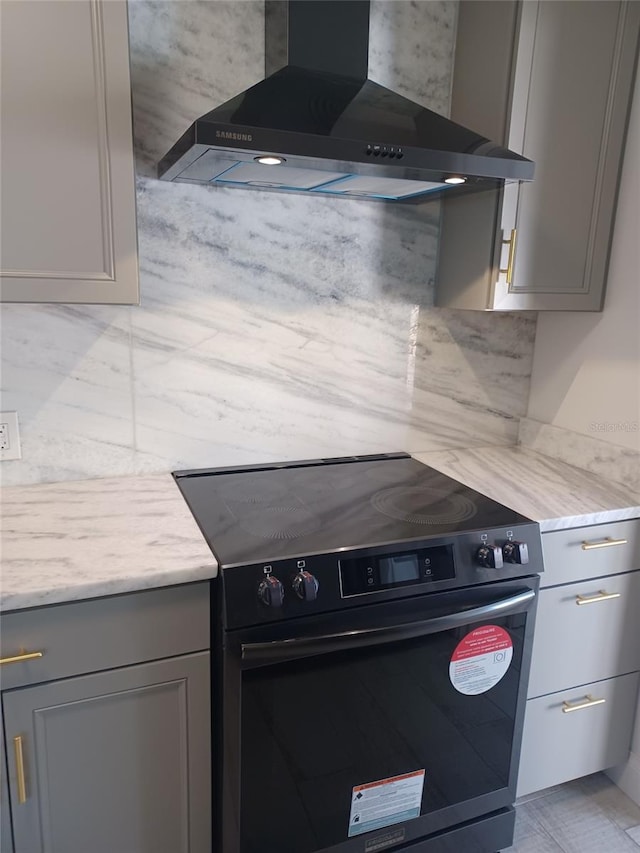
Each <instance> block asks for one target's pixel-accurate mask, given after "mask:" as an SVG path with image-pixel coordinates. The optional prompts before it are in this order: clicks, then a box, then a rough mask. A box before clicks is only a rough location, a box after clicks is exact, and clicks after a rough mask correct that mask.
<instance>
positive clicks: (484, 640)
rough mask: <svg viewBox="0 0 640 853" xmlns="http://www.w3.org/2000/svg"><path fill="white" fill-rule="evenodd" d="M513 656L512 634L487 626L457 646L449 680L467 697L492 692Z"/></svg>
mask: <svg viewBox="0 0 640 853" xmlns="http://www.w3.org/2000/svg"><path fill="white" fill-rule="evenodd" d="M512 657H513V643H512V642H511V637H510V636H509V633H508V632H507V631H505V630H504V628H501V627H500V626H499V625H483V626H482V628H475V629H474V630H473V631H471V633H470V634H467V636H466V637H464V638H463V639H462V640H460V642H459V643H458V645H457V646H456V647H455V649H454V652H453V655H452V657H451V663H450V664H449V678H450V680H451V683H452V684H453V686H454V687H455V689H456V690H457V691H458V692H459V693H464V694H465V695H466V696H477V695H478V694H479V693H486V692H487V690H491V688H492V687H494V686H495V685H496V684H497V683H498V682H499V681H500V679H501V678H503V676H504V675H505V674H506V672H507V670H508V669H509V665H510V664H511V658H512Z"/></svg>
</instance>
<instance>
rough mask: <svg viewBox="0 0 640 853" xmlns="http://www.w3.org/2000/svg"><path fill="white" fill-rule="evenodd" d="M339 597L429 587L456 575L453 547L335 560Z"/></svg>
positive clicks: (433, 546)
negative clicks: (404, 587) (337, 565)
mask: <svg viewBox="0 0 640 853" xmlns="http://www.w3.org/2000/svg"><path fill="white" fill-rule="evenodd" d="M339 567H340V585H341V595H342V597H343V598H347V597H349V596H351V595H363V594H364V593H367V592H382V591H383V590H385V589H386V590H393V591H394V592H395V591H397V590H399V589H400V588H401V587H403V586H407V587H411V586H413V585H414V584H426V583H428V584H432V583H438V582H439V581H444V580H451V579H453V578H455V576H456V569H455V563H454V559H453V546H452V545H451V544H449V543H448V544H446V545H429V546H428V547H427V548H416V549H415V550H414V551H405V552H404V553H399V554H389V553H387V554H385V555H382V554H376V553H373V554H369V555H366V554H365V555H364V556H358V557H347V558H345V559H343V560H340V561H339Z"/></svg>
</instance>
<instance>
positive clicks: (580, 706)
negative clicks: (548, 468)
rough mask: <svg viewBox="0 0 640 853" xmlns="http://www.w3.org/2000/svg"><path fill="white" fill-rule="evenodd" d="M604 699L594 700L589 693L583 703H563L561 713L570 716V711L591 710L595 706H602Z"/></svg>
mask: <svg viewBox="0 0 640 853" xmlns="http://www.w3.org/2000/svg"><path fill="white" fill-rule="evenodd" d="M606 701H607V700H606V699H594V698H593V696H592V695H591V694H590V693H587V695H586V696H585V697H584V702H566V701H565V702H563V703H562V713H563V714H570V713H571V712H572V711H584V709H585V708H593V707H594V706H595V705H604V703H605V702H606Z"/></svg>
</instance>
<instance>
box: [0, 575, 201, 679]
mask: <svg viewBox="0 0 640 853" xmlns="http://www.w3.org/2000/svg"><path fill="white" fill-rule="evenodd" d="M209 609H210V608H209V584H208V583H197V584H185V585H184V586H175V587H163V588H162V589H154V590H145V591H144V592H135V593H130V594H127V595H117V596H111V597H109V598H97V599H90V600H87V601H79V602H73V603H72V604H59V605H52V606H50V607H39V608H35V609H33V610H19V611H18V610H17V611H14V612H13V613H7V614H4V615H3V616H2V619H1V620H0V638H1V640H2V643H1V648H2V657H3V658H6V657H10V656H13V655H19V654H20V653H21V652H42V657H41V658H37V659H35V660H30V661H24V662H22V661H21V662H18V663H9V664H5V665H3V666H2V689H3V690H6V689H8V688H11V687H21V686H23V685H26V684H35V683H38V682H41V681H50V680H52V679H57V678H64V677H67V676H71V675H80V674H82V673H86V672H96V671H98V670H102V669H113V668H115V667H121V666H128V665H129V664H134V663H142V662H144V661H149V660H156V659H159V658H165V657H173V656H175V655H182V654H188V653H190V652H195V651H201V650H204V649H208V648H209V646H210V639H209V637H210V634H209Z"/></svg>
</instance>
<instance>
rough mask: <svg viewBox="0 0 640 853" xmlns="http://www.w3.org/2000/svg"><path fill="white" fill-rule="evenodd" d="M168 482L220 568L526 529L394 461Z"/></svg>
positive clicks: (492, 506) (276, 468) (278, 467)
mask: <svg viewBox="0 0 640 853" xmlns="http://www.w3.org/2000/svg"><path fill="white" fill-rule="evenodd" d="M174 476H175V479H176V482H177V484H178V486H179V488H180V490H181V491H182V494H183V495H184V497H185V499H186V501H187V503H188V504H189V507H190V508H191V511H192V513H193V515H194V516H195V519H196V521H197V522H198V525H199V526H200V529H201V530H202V532H203V534H204V536H205V538H206V540H207V542H208V543H209V546H210V547H211V550H212V551H213V553H214V554H215V556H216V558H217V560H218V562H219V564H220V566H221V567H222V568H223V569H225V568H230V567H233V566H239V565H244V564H247V563H260V562H263V561H264V562H265V563H269V562H270V561H272V560H278V559H285V558H296V557H304V556H309V555H312V554H322V553H327V552H328V551H334V552H335V551H347V550H351V549H357V548H368V547H372V546H376V545H381V544H387V543H393V542H403V541H411V540H418V539H424V538H428V537H437V536H443V535H452V534H454V533H461V532H463V533H464V532H470V531H479V532H480V534H481V532H482V531H484V530H489V529H491V528H492V527H503V528H504V527H505V526H510V525H517V524H520V523H523V522H529V519H526V518H524V516H521V515H519V514H518V513H516V512H514V511H513V510H511V509H509V508H507V507H505V506H502V505H501V504H499V503H496V502H495V501H493V500H491V499H490V498H487V497H485V496H484V495H482V494H480V493H479V492H475V491H473V490H472V489H469V488H467V487H466V486H464V485H462V484H461V483H458V482H456V481H455V480H452V479H450V478H449V477H446V476H445V475H444V474H441V473H440V472H439V471H435V470H434V469H432V468H429V467H428V466H426V465H423V464H422V463H421V462H418V461H417V460H416V459H412V458H411V457H410V456H408V455H407V454H401V453H397V454H386V455H380V456H374V457H369V456H360V457H347V458H343V459H327V460H322V459H320V460H314V461H304V462H290V463H283V464H274V465H264V466H259V467H246V468H235V469H234V468H218V469H203V470H196V471H179V472H176V473H175V474H174Z"/></svg>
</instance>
